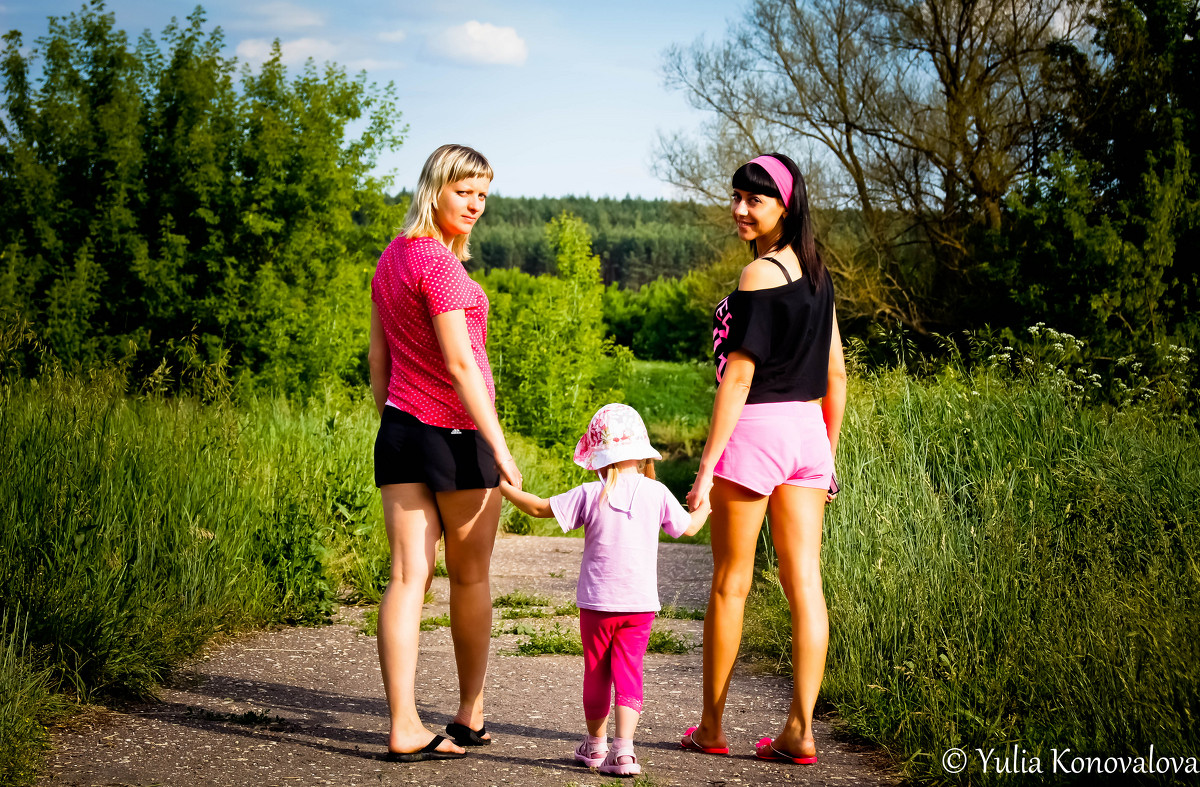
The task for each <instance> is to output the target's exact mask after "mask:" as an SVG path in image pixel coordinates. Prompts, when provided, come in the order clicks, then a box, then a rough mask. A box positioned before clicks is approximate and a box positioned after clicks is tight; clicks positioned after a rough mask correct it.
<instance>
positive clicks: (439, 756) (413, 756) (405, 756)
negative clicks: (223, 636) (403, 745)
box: [383, 735, 467, 762]
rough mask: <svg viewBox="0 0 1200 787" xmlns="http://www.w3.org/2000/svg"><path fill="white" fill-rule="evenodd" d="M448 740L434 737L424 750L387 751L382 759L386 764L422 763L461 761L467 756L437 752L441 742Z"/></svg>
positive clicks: (465, 754)
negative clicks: (426, 761)
mask: <svg viewBox="0 0 1200 787" xmlns="http://www.w3.org/2000/svg"><path fill="white" fill-rule="evenodd" d="M444 740H449V739H448V738H447V737H446V736H445V735H434V736H433V740H431V741H430V742H429V743H427V744H425V748H424V749H421V750H420V751H404V752H400V751H389V752H388V753H387V756H386V757H384V758H383V759H385V760H387V761H388V762H424V761H425V760H461V759H462V758H463V757H466V756H467V753H466V752H462V753H461V754H460V753H458V752H455V751H438V750H437V747H438V746H441V745H442V741H444Z"/></svg>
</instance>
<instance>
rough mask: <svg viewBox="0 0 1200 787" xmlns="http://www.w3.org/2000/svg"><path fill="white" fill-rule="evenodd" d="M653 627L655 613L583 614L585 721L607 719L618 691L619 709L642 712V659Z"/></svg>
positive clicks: (581, 622)
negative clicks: (609, 703) (620, 706)
mask: <svg viewBox="0 0 1200 787" xmlns="http://www.w3.org/2000/svg"><path fill="white" fill-rule="evenodd" d="M653 624H654V613H653V612H597V611H596V610H594V609H581V610H579V634H580V636H581V637H582V638H583V716H584V718H586V719H603V718H607V716H608V707H609V706H608V698H609V694H610V692H612V690H613V688H614V687H615V688H616V693H617V704H618V705H624V706H625V707H627V708H633V709H634V710H635V711H637V712H638V713H641V712H642V657H643V656H645V655H646V643H647V642H649V640H650V627H651V626H652V625H653Z"/></svg>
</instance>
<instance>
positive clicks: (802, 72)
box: [660, 0, 1081, 332]
mask: <svg viewBox="0 0 1200 787" xmlns="http://www.w3.org/2000/svg"><path fill="white" fill-rule="evenodd" d="M1076 8H1077V6H1076V5H1075V4H1072V3H1070V2H1068V0H1018V2H1012V1H1011V0H930V2H924V3H911V2H903V1H902V0H812V2H807V3H796V2H789V1H788V0H755V2H752V3H751V4H750V6H749V8H748V9H747V11H746V14H745V16H744V18H743V20H742V22H741V24H740V25H738V26H736V27H734V28H732V29H731V30H730V32H729V34H728V36H727V37H726V39H725V41H723V42H720V43H718V44H715V45H708V44H705V43H704V42H699V43H697V44H695V45H693V46H692V47H690V48H678V47H677V48H673V49H672V50H671V51H670V52H669V53H668V56H667V65H666V71H667V78H668V82H669V83H670V84H672V85H674V86H675V87H677V88H679V89H681V90H683V91H684V92H685V93H686V94H687V96H688V98H689V99H690V100H691V101H692V103H693V104H694V105H695V106H697V107H699V108H702V109H706V110H709V111H711V112H712V114H713V120H712V122H711V123H709V124H708V125H707V126H706V127H705V128H704V131H703V137H704V141H701V142H697V141H695V140H692V139H689V138H687V137H684V136H674V137H668V138H665V139H663V140H662V144H661V150H660V153H661V155H660V172H661V174H662V175H663V177H665V178H666V179H667V180H668V181H670V182H672V183H675V184H677V185H679V186H681V187H683V188H685V189H689V190H691V191H692V193H695V194H697V195H703V196H706V197H708V198H709V199H711V200H714V201H723V200H724V198H725V196H726V194H727V191H728V185H727V183H728V177H729V175H730V174H731V173H732V171H733V168H734V167H735V166H736V165H737V164H740V163H741V162H743V161H745V160H747V159H748V158H750V157H752V156H753V155H755V154H757V153H762V152H768V151H772V150H783V151H785V152H786V151H789V150H791V151H793V152H794V153H801V152H804V149H801V150H797V149H796V148H797V145H805V146H807V150H808V151H809V152H811V156H812V161H811V166H809V167H806V169H809V170H810V171H812V174H813V175H814V176H815V177H814V178H813V180H814V184H813V186H814V189H813V191H814V193H815V195H816V196H817V197H818V198H819V199H820V200H821V201H822V202H823V204H824V205H826V206H828V207H833V208H839V207H840V208H845V207H852V208H853V209H854V210H855V211H856V212H857V222H856V224H857V226H855V227H851V228H847V229H849V230H850V231H849V232H847V231H845V230H843V232H842V233H840V234H838V235H834V236H830V235H823V236H820V239H821V240H822V242H823V244H824V246H823V252H824V253H825V255H826V258H827V261H828V262H829V265H830V270H831V272H832V273H833V274H834V276H835V279H840V280H841V282H842V283H843V286H840V287H839V309H841V310H842V312H843V314H845V315H847V316H851V317H853V316H867V317H871V318H880V317H883V318H887V319H890V320H895V321H899V322H902V323H904V324H905V325H908V326H909V327H911V328H913V329H916V330H918V331H922V332H925V331H928V330H930V328H931V327H932V326H946V325H955V324H956V323H959V322H961V321H963V320H964V319H969V317H970V314H971V312H970V309H971V308H972V306H973V304H972V303H971V301H970V300H969V299H966V298H964V297H962V296H963V295H964V294H968V293H969V292H970V288H971V284H972V283H973V282H974V281H975V280H976V279H977V278H978V276H977V274H978V260H977V259H976V257H975V255H974V253H973V236H974V234H975V233H976V232H977V230H978V229H979V228H987V229H991V230H997V229H999V228H1000V226H1001V222H1002V220H1003V205H1004V199H1005V196H1006V194H1007V193H1008V191H1009V190H1010V188H1011V187H1012V186H1013V185H1014V184H1015V183H1016V182H1018V181H1019V180H1020V178H1022V177H1023V176H1024V175H1026V174H1028V173H1031V172H1033V171H1035V170H1036V169H1037V166H1038V163H1039V162H1040V161H1041V159H1042V157H1043V156H1044V155H1045V152H1046V143H1047V136H1048V134H1049V128H1050V127H1049V123H1048V118H1049V117H1050V116H1051V115H1052V114H1053V112H1054V111H1055V110H1056V107H1057V106H1058V105H1059V104H1060V103H1061V96H1060V95H1059V94H1058V93H1057V92H1056V90H1055V86H1054V84H1053V83H1052V82H1050V81H1049V80H1047V79H1045V78H1044V74H1045V71H1046V69H1047V66H1048V63H1049V57H1048V48H1049V46H1050V45H1051V44H1052V43H1053V42H1055V41H1057V40H1060V39H1064V38H1065V39H1070V38H1072V37H1073V36H1074V35H1075V34H1076V33H1077V31H1078V29H1079V23H1080V21H1081V20H1080V18H1079V15H1078V13H1077V12H1076Z"/></svg>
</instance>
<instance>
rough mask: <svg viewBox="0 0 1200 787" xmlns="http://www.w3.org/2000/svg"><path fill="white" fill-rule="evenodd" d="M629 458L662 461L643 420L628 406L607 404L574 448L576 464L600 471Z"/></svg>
mask: <svg viewBox="0 0 1200 787" xmlns="http://www.w3.org/2000/svg"><path fill="white" fill-rule="evenodd" d="M627 459H662V454H660V453H659V452H658V451H655V450H654V447H653V446H651V445H650V437H649V436H648V435H647V434H646V425H645V424H644V423H642V417H641V416H640V415H638V412H637V410H634V409H633V408H632V407H630V406H629V405H627V404H606V405H604V406H603V407H601V408H600V409H599V410H597V411H596V414H595V415H593V416H592V422H591V423H590V424H588V428H587V432H585V433H584V435H583V437H581V438H579V444H578V445H576V446H575V464H577V465H579V466H580V467H582V468H584V469H585V470H600V469H601V468H604V467H607V466H608V465H611V464H613V463H614V462H623V461H625V460H627Z"/></svg>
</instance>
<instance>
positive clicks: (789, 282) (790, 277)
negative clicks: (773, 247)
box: [763, 257, 792, 284]
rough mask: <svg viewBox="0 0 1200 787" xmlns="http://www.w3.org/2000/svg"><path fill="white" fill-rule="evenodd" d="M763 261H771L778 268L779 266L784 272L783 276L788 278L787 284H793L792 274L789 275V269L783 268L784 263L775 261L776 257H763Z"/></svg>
mask: <svg viewBox="0 0 1200 787" xmlns="http://www.w3.org/2000/svg"><path fill="white" fill-rule="evenodd" d="M763 259H764V260H770V261H771V262H773V263H775V264H776V265H778V266H779V270H781V271H783V275H784V276H785V277H787V280H788V282H787V283H788V284H791V283H792V274H790V273H788V270H787V268H785V267H783V263H782V262H780V261H779V260H777V259H775V258H774V257H763Z"/></svg>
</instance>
